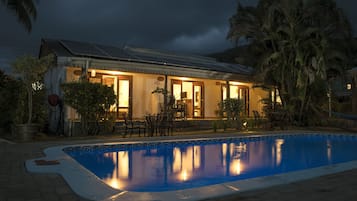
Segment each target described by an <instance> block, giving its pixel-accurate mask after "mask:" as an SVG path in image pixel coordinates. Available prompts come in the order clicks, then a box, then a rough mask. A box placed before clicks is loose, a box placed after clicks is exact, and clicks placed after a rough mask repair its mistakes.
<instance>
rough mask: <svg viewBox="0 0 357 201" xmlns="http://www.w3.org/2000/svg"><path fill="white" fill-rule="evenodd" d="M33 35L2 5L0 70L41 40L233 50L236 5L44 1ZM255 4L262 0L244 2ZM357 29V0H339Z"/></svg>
mask: <svg viewBox="0 0 357 201" xmlns="http://www.w3.org/2000/svg"><path fill="white" fill-rule="evenodd" d="M36 2H37V11H38V15H37V19H36V21H35V22H34V23H33V28H32V32H31V33H28V32H27V31H26V30H25V28H24V27H23V26H22V24H20V23H18V22H17V18H16V17H15V16H14V15H13V14H12V13H11V12H9V11H8V10H7V9H6V8H4V6H3V5H2V4H0V23H1V27H2V28H1V29H0V30H1V31H0V68H1V69H4V70H6V71H8V72H10V70H9V63H10V62H12V61H13V60H14V59H15V58H16V57H17V56H19V55H24V54H31V55H35V56H37V55H38V51H39V46H40V40H41V38H54V39H67V40H77V41H83V42H91V43H99V44H105V45H113V46H124V45H129V46H135V47H145V48H154V49H161V50H170V51H177V52H185V53H195V54H207V53H212V52H219V51H222V50H224V49H227V48H230V47H232V46H233V44H232V43H231V42H229V41H228V40H226V35H227V32H228V29H229V23H228V19H229V18H230V17H231V16H232V15H233V14H234V13H235V11H236V6H237V1H236V0H150V1H149V0H106V1H99V0H51V1H44V0H38V1H36ZM240 2H241V3H242V4H243V5H254V4H255V2H257V0H241V1H240ZM337 5H338V6H339V7H341V8H342V9H343V10H344V11H345V13H346V15H347V16H348V17H349V19H350V21H351V24H352V26H353V28H354V30H357V12H355V10H356V8H357V1H355V0H337ZM355 33H356V32H355ZM355 35H357V34H355Z"/></svg>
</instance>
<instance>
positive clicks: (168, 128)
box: [158, 112, 174, 136]
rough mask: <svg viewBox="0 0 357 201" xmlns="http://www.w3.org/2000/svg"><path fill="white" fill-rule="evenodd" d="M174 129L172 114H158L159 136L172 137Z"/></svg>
mask: <svg viewBox="0 0 357 201" xmlns="http://www.w3.org/2000/svg"><path fill="white" fill-rule="evenodd" d="M173 127H174V113H173V112H169V113H166V114H159V116H158V131H159V134H160V135H161V136H163V135H170V133H171V135H172V133H173Z"/></svg>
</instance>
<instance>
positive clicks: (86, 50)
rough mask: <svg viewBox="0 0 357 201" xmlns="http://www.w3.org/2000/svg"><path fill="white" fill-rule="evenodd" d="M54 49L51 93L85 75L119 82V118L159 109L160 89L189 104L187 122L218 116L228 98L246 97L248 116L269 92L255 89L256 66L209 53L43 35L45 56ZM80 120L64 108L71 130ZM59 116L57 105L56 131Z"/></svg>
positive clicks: (259, 107) (53, 112) (52, 116)
mask: <svg viewBox="0 0 357 201" xmlns="http://www.w3.org/2000/svg"><path fill="white" fill-rule="evenodd" d="M49 53H54V55H55V57H56V65H55V66H54V67H53V68H51V69H50V70H49V71H48V72H47V74H46V77H45V84H46V86H47V93H48V94H56V95H58V96H59V97H62V93H61V88H60V85H61V83H64V82H72V81H78V80H79V79H80V77H81V76H86V77H88V79H89V81H90V82H97V83H102V84H105V85H108V86H113V87H114V92H115V94H116V96H117V103H116V105H113V106H112V107H111V111H112V112H113V113H115V115H116V117H117V119H118V120H119V119H120V118H121V117H122V114H128V115H129V116H130V117H131V118H133V119H143V118H144V116H145V115H146V114H153V113H158V112H159V110H160V105H161V104H162V102H163V97H162V95H161V94H157V93H152V92H153V91H155V89H158V88H164V89H167V90H168V91H169V93H170V94H171V95H172V96H173V97H174V98H175V102H176V104H184V105H185V107H186V110H185V111H186V112H185V114H184V115H185V118H186V119H187V120H195V119H213V118H217V115H216V110H217V105H218V103H219V102H220V101H222V100H224V99H226V98H227V97H231V98H240V99H242V100H243V101H244V103H245V108H244V113H245V115H247V116H251V115H252V114H253V112H252V111H258V112H262V103H261V102H260V100H261V99H262V98H265V97H267V96H268V94H269V93H267V92H266V91H264V90H262V89H260V88H255V87H253V83H252V75H253V69H252V68H250V67H246V66H242V65H238V64H229V63H222V62H218V61H217V60H216V59H214V58H209V57H204V56H197V55H189V54H177V53H172V52H166V51H157V50H152V49H144V48H136V47H128V46H125V47H112V46H106V45H99V44H92V43H84V42H78V41H70V40H55V39H42V41H41V47H40V57H42V56H45V55H48V54H49ZM76 118H78V116H77V114H76V112H75V111H74V110H73V109H71V108H69V107H65V108H64V114H63V119H64V125H65V131H66V130H67V129H68V126H69V122H70V121H72V120H74V119H76ZM58 119H60V111H59V110H58V109H55V108H52V109H51V110H50V130H52V131H53V130H54V129H56V126H57V125H58V121H59V120H58Z"/></svg>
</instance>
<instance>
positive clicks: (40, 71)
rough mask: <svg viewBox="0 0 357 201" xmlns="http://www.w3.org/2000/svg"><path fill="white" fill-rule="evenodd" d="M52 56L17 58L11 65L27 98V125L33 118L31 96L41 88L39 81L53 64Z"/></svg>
mask: <svg viewBox="0 0 357 201" xmlns="http://www.w3.org/2000/svg"><path fill="white" fill-rule="evenodd" d="M53 58H54V57H53V55H48V56H46V57H42V58H40V59H37V58H35V57H33V56H23V57H19V58H17V59H16V60H15V62H14V63H13V64H12V68H13V69H14V72H15V73H19V74H20V76H21V80H22V82H23V87H24V89H25V91H26V93H25V95H26V96H27V101H26V102H27V111H28V116H27V124H31V123H32V120H33V119H32V117H33V104H34V103H33V94H34V93H35V91H36V90H38V89H41V88H42V87H43V86H42V84H41V81H42V80H43V76H44V74H45V72H46V71H47V69H48V68H49V67H50V66H51V64H52V62H53Z"/></svg>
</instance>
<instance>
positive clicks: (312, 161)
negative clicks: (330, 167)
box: [76, 138, 357, 191]
mask: <svg viewBox="0 0 357 201" xmlns="http://www.w3.org/2000/svg"><path fill="white" fill-rule="evenodd" d="M346 149H349V150H354V151H352V152H351V153H354V152H357V148H356V146H355V145H354V144H353V143H352V142H351V143H349V144H346V142H340V141H332V140H325V141H324V140H314V139H312V140H310V141H306V140H304V139H300V138H292V139H290V138H287V139H281V138H272V139H270V140H264V141H263V140H256V141H254V140H253V141H228V142H222V143H207V144H194V143H175V144H170V145H155V146H146V147H139V146H136V147H131V148H128V149H127V150H116V151H113V152H105V153H95V154H93V153H90V154H80V155H78V156H77V157H76V160H78V161H79V162H80V163H81V164H83V165H84V166H85V167H86V168H88V169H89V170H90V171H92V172H93V173H94V174H96V175H97V176H98V177H100V178H101V179H102V180H103V181H104V182H105V183H107V184H108V185H110V186H112V187H113V188H117V189H122V190H128V191H165V190H177V189H185V188H192V187H199V186H205V185H210V184H217V183H223V182H227V181H234V180H237V179H245V178H252V177H258V176H265V175H272V174H277V173H281V172H288V171H294V170H299V169H304V168H310V167H317V166H321V165H327V164H331V163H336V162H342V161H346V160H350V158H356V159H357V156H355V155H352V156H351V155H348V154H346V152H345V151H344V150H346Z"/></svg>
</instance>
